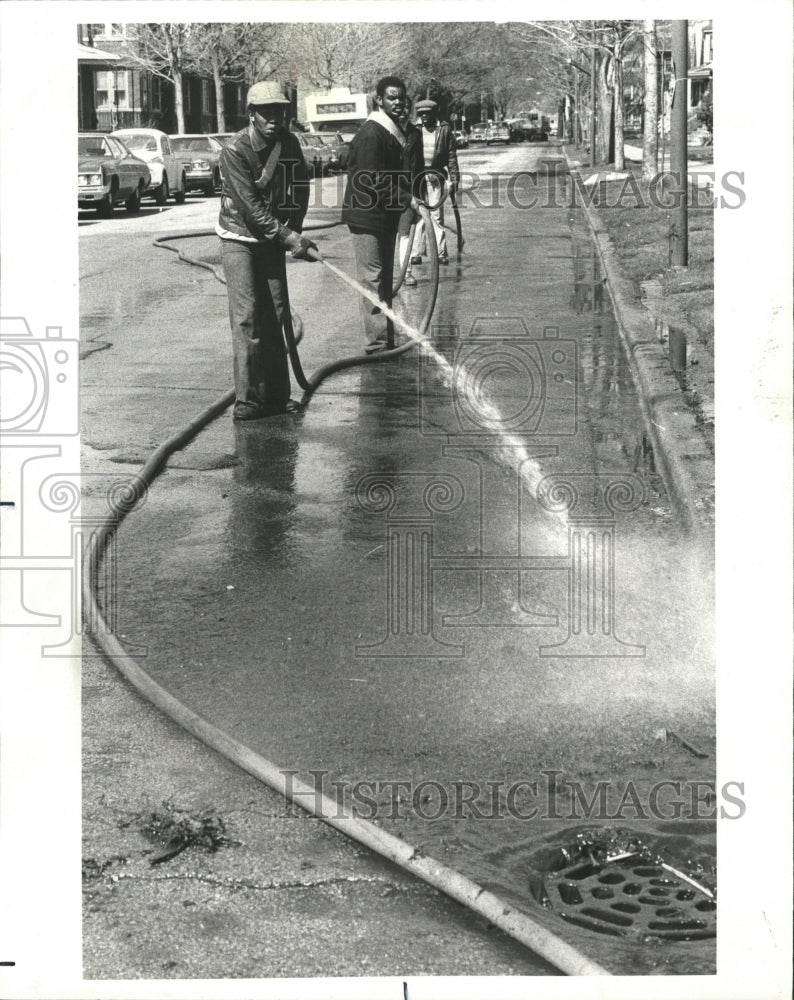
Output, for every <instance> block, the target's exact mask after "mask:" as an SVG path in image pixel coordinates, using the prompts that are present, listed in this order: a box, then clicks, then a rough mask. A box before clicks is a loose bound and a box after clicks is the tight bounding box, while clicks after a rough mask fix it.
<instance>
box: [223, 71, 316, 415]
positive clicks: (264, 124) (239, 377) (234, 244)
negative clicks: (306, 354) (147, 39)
mask: <svg viewBox="0 0 794 1000" xmlns="http://www.w3.org/2000/svg"><path fill="white" fill-rule="evenodd" d="M247 105H248V121H249V124H248V127H247V128H244V129H243V130H242V131H240V132H237V133H236V135H234V136H232V138H231V139H230V140H229V141H228V143H227V144H226V145H225V146H224V148H223V152H222V153H221V158H220V168H221V178H222V183H223V187H222V191H221V207H220V215H219V217H218V224H217V226H216V227H215V230H216V232H217V233H218V236H220V238H221V260H222V262H223V273H224V275H225V277H226V290H227V293H228V296H229V321H230V323H231V328H232V348H233V351H234V394H235V402H234V413H233V416H234V419H235V420H258V419H260V418H261V417H269V416H273V415H275V414H278V413H294V412H296V411H297V410H298V409H299V406H298V404H297V403H295V402H294V401H293V400H291V399H290V398H289V392H290V381H289V368H288V364H287V351H286V348H285V346H284V336H283V333H282V326H283V325H284V323H285V322H288V321H289V318H288V317H286V310H287V309H288V308H289V299H288V296H287V274H286V267H285V254H286V252H287V251H289V252H290V253H291V254H292V256H293V258H295V259H296V260H310V259H311V258H310V257H308V256H307V251H308V250H315V251H316V250H317V247H316V245H315V244H314V243H312V241H311V240H309V239H307V238H306V237H305V236H301V235H300V232H301V228H302V226H303V219H304V216H305V215H306V209H307V208H308V205H309V177H308V172H307V170H306V163H305V161H304V159H303V153H302V151H301V148H300V145H299V143H298V140H297V139H296V137H295V136H294V135H293V134H292V133H291V132H288V131H287V129H286V127H285V125H286V115H287V111H288V109H289V101H288V100H287V99H286V97H284V95H283V93H282V91H281V88H280V87H279V85H278V83H276V82H275V81H272V80H268V81H265V82H261V83H255V84H254V85H253V86H252V87H251V88H250V89H249V91H248V101H247Z"/></svg>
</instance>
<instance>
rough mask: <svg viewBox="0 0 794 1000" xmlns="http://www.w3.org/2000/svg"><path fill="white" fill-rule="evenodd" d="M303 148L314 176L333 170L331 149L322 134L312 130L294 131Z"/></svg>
mask: <svg viewBox="0 0 794 1000" xmlns="http://www.w3.org/2000/svg"><path fill="white" fill-rule="evenodd" d="M292 134H293V135H294V136H296V138H297V140H298V142H299V143H300V145H301V149H302V150H303V158H304V160H306V166H307V167H308V168H309V173H310V174H311V175H312V177H322V176H323V174H330V173H332V172H333V166H332V165H331V164H332V160H333V156H332V155H331V150H330V149H329V147H328V146H326V144H325V143H324V142H323V140H322V138H321V136H319V135H315V134H313V133H310V132H293V133H292Z"/></svg>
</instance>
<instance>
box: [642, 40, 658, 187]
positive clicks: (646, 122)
mask: <svg viewBox="0 0 794 1000" xmlns="http://www.w3.org/2000/svg"><path fill="white" fill-rule="evenodd" d="M642 27H643V48H642V53H643V68H644V72H643V78H644V84H645V106H644V108H643V115H642V176H643V178H644V179H645V180H651V178H652V177H653V176H654V175H655V174H656V172H657V170H658V167H659V164H658V157H659V135H658V127H659V121H658V117H659V116H658V114H657V108H656V102H657V94H658V92H659V81H658V74H657V71H656V21H643V22H642Z"/></svg>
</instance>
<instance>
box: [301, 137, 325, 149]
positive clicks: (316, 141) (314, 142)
mask: <svg viewBox="0 0 794 1000" xmlns="http://www.w3.org/2000/svg"><path fill="white" fill-rule="evenodd" d="M302 138H303V142H304V143H305V144H306V145H307V146H315V147H318V148H319V149H322V148H323V146H324V145H325V143H324V142H323V140H322V139H321V138H320V137H319V135H304V136H303V137H302Z"/></svg>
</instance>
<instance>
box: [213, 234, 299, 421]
mask: <svg viewBox="0 0 794 1000" xmlns="http://www.w3.org/2000/svg"><path fill="white" fill-rule="evenodd" d="M220 242H221V260H222V262H223V273H224V275H225V277H226V290H227V293H228V296H229V322H230V324H231V328H232V348H233V351H234V395H235V400H236V402H240V403H242V402H251V403H258V404H266V405H268V406H279V405H281V404H284V403H286V402H287V400H288V399H289V390H290V384H289V368H288V366H287V349H286V347H285V345H284V335H283V333H282V322H283V317H284V310H285V308H286V302H287V275H286V269H285V265H284V251H283V250H281V249H280V248H279V247H275V246H273V245H272V244H270V243H243V242H242V241H240V240H221V241H220Z"/></svg>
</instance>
